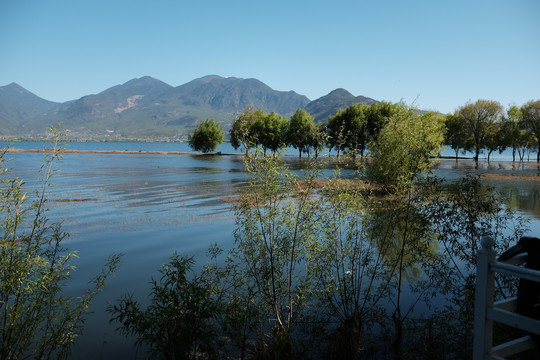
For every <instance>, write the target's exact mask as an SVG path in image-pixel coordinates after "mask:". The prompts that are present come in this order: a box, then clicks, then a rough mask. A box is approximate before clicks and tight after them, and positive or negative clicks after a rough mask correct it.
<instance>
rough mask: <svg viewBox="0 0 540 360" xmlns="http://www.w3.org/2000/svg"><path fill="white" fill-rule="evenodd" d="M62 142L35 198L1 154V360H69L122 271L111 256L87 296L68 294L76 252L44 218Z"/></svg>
mask: <svg viewBox="0 0 540 360" xmlns="http://www.w3.org/2000/svg"><path fill="white" fill-rule="evenodd" d="M57 136H59V135H58V133H55V138H56V140H57V141H56V142H55V145H54V147H53V149H52V150H50V151H51V152H50V155H47V156H46V158H45V164H44V166H43V167H42V170H43V173H42V174H40V178H41V185H40V187H39V188H38V190H36V192H35V194H34V196H29V195H28V194H27V193H25V192H24V190H23V185H24V182H23V180H21V179H18V178H12V177H10V176H9V171H8V169H7V167H5V162H4V153H2V154H0V164H1V167H2V168H1V171H0V174H1V176H2V179H1V180H0V224H1V227H2V231H1V233H0V236H1V238H0V359H19V358H26V357H29V358H36V359H48V358H55V359H57V358H67V357H68V356H69V355H70V350H71V346H72V345H73V343H74V342H75V340H76V338H77V336H78V335H79V334H80V333H81V331H82V328H83V323H84V320H85V315H86V314H87V313H88V310H89V307H90V305H91V302H92V300H93V298H94V297H95V296H96V295H97V293H99V292H100V291H101V290H102V289H103V287H104V286H105V280H106V279H107V277H108V276H109V275H110V274H111V273H113V272H114V271H115V269H116V268H117V267H118V265H119V261H120V257H119V255H113V256H111V257H110V258H109V259H108V261H107V263H106V265H105V267H104V268H103V269H102V270H101V273H100V274H99V275H97V276H96V277H95V278H94V279H93V280H91V284H92V286H91V287H90V288H89V289H88V290H87V291H86V294H83V295H81V296H78V297H66V296H65V295H64V294H63V289H65V287H66V286H68V285H69V283H70V282H69V280H70V279H71V273H72V272H73V271H74V270H75V267H74V266H73V265H71V263H72V260H73V259H74V258H75V257H76V252H67V251H66V249H64V248H63V246H62V241H63V240H64V239H65V237H66V236H67V234H66V233H64V232H63V231H62V228H61V226H60V224H59V223H49V221H48V219H47V218H46V216H45V213H46V211H47V208H46V202H47V199H46V189H47V188H48V187H49V186H50V185H51V184H50V179H51V177H52V175H53V172H54V170H53V169H54V164H55V163H56V162H58V161H60V160H61V156H62V151H61V148H60V147H58V144H59V142H58V137H57ZM31 199H32V200H31Z"/></svg>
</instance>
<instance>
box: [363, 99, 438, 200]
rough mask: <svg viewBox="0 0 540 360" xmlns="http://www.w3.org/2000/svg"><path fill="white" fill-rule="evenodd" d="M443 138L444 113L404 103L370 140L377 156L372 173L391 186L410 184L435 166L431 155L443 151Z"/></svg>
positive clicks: (383, 183) (401, 186) (388, 188)
mask: <svg viewBox="0 0 540 360" xmlns="http://www.w3.org/2000/svg"><path fill="white" fill-rule="evenodd" d="M443 140H444V118H443V117H442V116H440V115H437V114H435V113H433V112H427V113H425V114H420V113H419V112H418V110H417V109H415V108H405V107H403V108H402V109H400V110H399V111H398V112H397V113H395V114H394V115H392V116H391V117H390V119H389V121H388V124H386V126H385V127H384V128H383V129H382V130H381V132H380V134H379V136H378V138H377V140H373V141H372V142H371V143H370V152H371V153H372V154H373V157H374V158H373V161H371V163H370V164H369V167H368V175H369V176H370V177H371V178H372V179H373V180H375V181H377V182H379V183H381V184H382V185H383V186H384V187H385V188H386V189H387V190H391V191H393V190H399V189H401V188H403V187H407V186H409V185H410V184H411V183H412V182H413V181H414V180H415V179H416V177H417V176H418V175H419V174H420V173H422V172H424V171H426V170H428V169H429V168H430V167H431V159H430V158H431V157H432V156H435V155H437V154H438V153H439V152H440V150H441V145H442V143H443Z"/></svg>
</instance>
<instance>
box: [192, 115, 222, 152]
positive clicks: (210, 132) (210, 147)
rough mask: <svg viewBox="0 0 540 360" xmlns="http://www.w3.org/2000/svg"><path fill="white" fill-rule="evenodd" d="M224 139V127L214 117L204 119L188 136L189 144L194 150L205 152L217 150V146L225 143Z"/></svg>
mask: <svg viewBox="0 0 540 360" xmlns="http://www.w3.org/2000/svg"><path fill="white" fill-rule="evenodd" d="M223 139H224V132H223V128H222V127H221V125H220V124H219V123H218V122H216V121H215V120H214V119H206V120H204V121H203V122H202V123H200V124H199V125H198V126H197V127H196V128H195V131H194V132H193V134H191V135H189V137H188V141H189V146H191V148H192V149H193V150H195V151H202V152H203V153H208V152H211V151H216V148H217V146H218V145H220V144H222V143H223Z"/></svg>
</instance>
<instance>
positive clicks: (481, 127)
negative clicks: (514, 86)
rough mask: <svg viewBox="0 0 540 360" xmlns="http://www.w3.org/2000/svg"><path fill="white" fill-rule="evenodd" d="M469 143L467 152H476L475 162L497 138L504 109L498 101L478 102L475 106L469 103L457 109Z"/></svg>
mask: <svg viewBox="0 0 540 360" xmlns="http://www.w3.org/2000/svg"><path fill="white" fill-rule="evenodd" d="M457 113H458V116H460V117H461V118H462V119H461V122H462V125H463V127H464V131H465V134H466V135H467V142H466V143H465V144H464V145H465V150H474V152H475V155H474V159H475V161H478V156H479V155H480V151H481V150H482V149H486V148H488V146H489V145H490V144H492V143H493V142H494V140H493V139H494V138H495V137H496V136H497V132H498V129H499V128H498V126H497V124H498V123H499V122H501V121H502V115H503V107H502V106H501V104H499V103H498V102H496V101H491V100H478V101H476V102H475V103H474V104H473V103H467V104H465V105H463V106H461V107H459V108H458V109H457Z"/></svg>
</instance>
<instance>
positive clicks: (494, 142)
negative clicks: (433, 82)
mask: <svg viewBox="0 0 540 360" xmlns="http://www.w3.org/2000/svg"><path fill="white" fill-rule="evenodd" d="M405 108H407V106H406V105H405V104H403V103H390V102H386V101H382V102H378V103H374V104H372V105H365V104H362V103H358V104H352V105H350V106H349V107H347V108H345V109H340V110H338V111H337V112H336V113H335V114H334V115H333V116H330V117H329V119H328V122H319V123H315V121H314V118H313V116H311V115H310V114H309V113H308V112H306V111H305V110H303V109H298V110H297V111H296V113H295V114H294V115H292V116H291V118H290V119H287V118H286V117H283V116H281V115H278V114H276V113H274V112H271V113H265V112H263V110H260V109H258V110H255V109H253V108H252V107H248V108H246V109H245V111H244V112H242V113H241V114H240V115H239V116H237V117H236V118H235V119H234V121H233V124H232V128H231V130H230V141H231V144H232V145H233V147H234V148H235V149H239V148H242V149H243V151H244V152H245V153H246V154H247V153H248V151H249V150H250V149H252V148H254V147H260V148H261V149H262V150H263V152H264V154H266V152H267V151H271V152H273V153H274V154H275V153H276V152H277V151H278V150H279V149H282V148H284V147H286V146H292V147H294V148H295V149H298V153H299V156H300V157H302V153H305V154H307V155H308V156H309V155H310V154H311V153H313V154H314V155H315V157H317V156H318V155H319V153H320V152H321V151H322V150H323V149H324V148H328V149H330V150H331V151H332V150H334V151H335V152H336V156H337V157H339V156H340V154H348V155H351V156H353V157H356V156H357V155H360V156H364V155H365V154H367V153H369V154H371V155H372V151H371V148H372V147H374V146H376V145H375V144H376V142H377V139H378V136H379V133H380V132H381V130H382V129H383V128H384V127H385V126H386V125H387V124H388V123H389V121H390V119H391V118H392V116H395V115H396V114H397V113H398V112H399V111H402V110H403V109H405ZM415 111H417V112H419V113H421V114H423V115H422V116H423V117H424V120H425V118H430V119H431V120H430V121H435V122H440V121H443V122H444V124H445V137H444V143H445V144H446V145H448V146H450V147H451V148H452V149H453V150H454V151H455V153H456V158H457V157H458V156H459V153H460V152H462V153H465V152H466V151H471V152H473V153H474V159H475V160H476V161H478V157H479V155H480V153H482V151H484V150H485V151H487V155H488V160H489V158H490V156H491V154H492V153H493V151H499V152H502V151H504V150H505V149H508V148H511V149H512V154H513V161H515V160H516V153H517V154H518V156H519V160H520V161H522V160H523V159H524V157H525V154H526V153H528V152H530V151H531V150H533V151H537V161H540V100H535V101H534V100H531V101H529V102H527V103H526V104H524V105H523V106H521V107H518V106H517V105H510V106H509V107H508V109H506V110H505V109H504V108H503V106H502V105H501V104H500V103H498V102H496V101H492V100H478V101H476V102H474V103H472V102H469V103H466V104H465V105H463V106H460V107H458V108H457V109H456V111H455V112H454V113H453V114H440V113H435V112H421V111H419V110H415ZM223 140H224V133H223V129H222V128H221V127H220V125H219V123H217V122H216V121H214V120H213V119H208V120H205V121H204V122H202V123H201V124H199V126H198V127H197V128H196V129H195V132H194V133H193V135H190V137H189V142H190V144H191V146H192V148H194V149H195V150H198V151H203V152H210V151H215V149H216V147H217V145H219V144H221V143H222V142H223Z"/></svg>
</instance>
